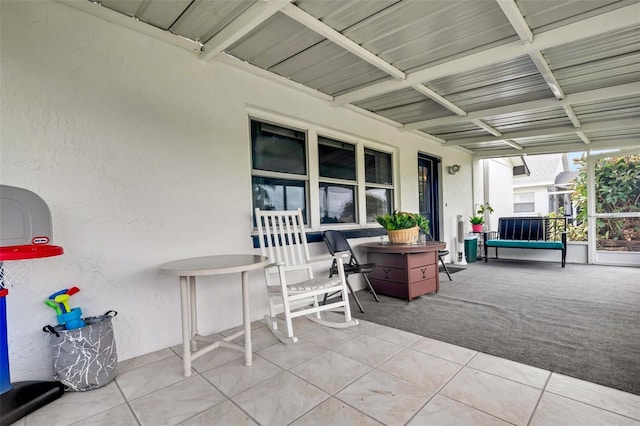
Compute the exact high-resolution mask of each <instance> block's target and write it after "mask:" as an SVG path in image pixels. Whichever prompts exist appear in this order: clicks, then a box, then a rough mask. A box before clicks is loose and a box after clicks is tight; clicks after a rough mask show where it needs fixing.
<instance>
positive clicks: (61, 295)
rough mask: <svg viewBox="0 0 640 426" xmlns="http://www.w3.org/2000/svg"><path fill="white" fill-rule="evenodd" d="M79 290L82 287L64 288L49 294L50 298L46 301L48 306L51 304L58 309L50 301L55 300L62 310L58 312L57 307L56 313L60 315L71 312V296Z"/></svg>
mask: <svg viewBox="0 0 640 426" xmlns="http://www.w3.org/2000/svg"><path fill="white" fill-rule="evenodd" d="M79 291H80V289H79V288H78V287H71V288H65V289H64V290H60V291H56V292H55V293H53V294H52V295H51V296H49V300H47V301H46V302H44V303H46V305H47V306H50V307H52V308H54V309H56V308H55V307H54V306H53V304H51V303H50V301H53V302H55V303H56V304H57V305H58V307H59V309H60V311H61V312H58V309H56V313H57V314H58V315H60V314H64V313H67V312H71V309H69V303H68V301H69V297H70V296H73V295H74V294H76V293H77V292H79Z"/></svg>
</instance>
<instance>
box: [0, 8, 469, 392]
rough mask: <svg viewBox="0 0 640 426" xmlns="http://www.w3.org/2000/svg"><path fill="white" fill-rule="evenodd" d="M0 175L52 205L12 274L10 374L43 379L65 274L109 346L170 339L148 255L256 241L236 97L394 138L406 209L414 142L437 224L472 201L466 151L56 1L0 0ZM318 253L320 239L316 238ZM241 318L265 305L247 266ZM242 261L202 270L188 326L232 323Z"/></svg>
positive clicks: (175, 318)
mask: <svg viewBox="0 0 640 426" xmlns="http://www.w3.org/2000/svg"><path fill="white" fill-rule="evenodd" d="M1 7H2V9H1V26H0V28H1V40H2V45H1V51H0V52H1V58H0V59H1V60H0V66H1V78H2V86H1V90H2V92H1V93H2V99H1V102H2V110H1V133H0V137H1V139H0V142H1V150H2V151H1V153H2V156H1V161H2V162H1V169H0V183H2V184H5V185H13V186H18V187H22V188H26V189H29V190H32V191H34V192H36V193H37V194H38V195H40V196H41V197H42V198H43V199H44V200H45V201H46V202H47V203H48V205H49V208H50V209H51V212H52V218H53V226H54V235H53V237H54V238H53V239H54V241H53V242H54V243H55V244H59V245H62V246H63V247H64V249H65V254H64V255H63V256H60V257H55V258H49V259H42V260H38V261H35V262H33V271H32V273H31V276H30V277H29V280H28V281H27V282H25V283H23V284H21V285H16V286H13V287H11V288H9V291H10V294H9V296H8V297H7V310H8V334H9V352H10V363H11V375H12V377H11V378H12V380H13V381H19V380H28V379H50V377H51V376H50V375H51V371H50V366H49V351H48V346H47V341H46V336H45V335H44V333H42V332H41V331H40V330H41V328H42V326H44V325H46V324H51V323H54V322H55V318H54V315H53V311H52V310H51V309H50V308H47V307H46V306H44V304H43V302H44V300H45V299H46V297H47V296H48V295H49V294H51V293H52V292H54V291H56V290H59V289H62V288H66V287H70V286H78V287H80V289H81V291H80V293H78V294H77V295H75V296H73V303H72V306H78V307H81V308H82V310H83V312H84V313H85V315H97V314H101V313H103V312H105V311H107V310H109V309H113V310H116V311H118V312H119V315H118V316H117V317H116V319H115V320H114V328H115V334H116V341H117V346H118V353H119V358H120V360H124V359H128V358H131V357H134V356H138V355H142V354H145V353H149V352H152V351H155V350H157V349H160V348H164V347H168V346H171V345H175V344H178V343H179V342H180V339H181V334H180V325H179V321H180V317H179V291H178V285H177V283H178V280H177V278H175V277H171V276H167V275H163V274H161V273H159V272H158V268H157V267H158V265H160V264H162V263H164V262H167V261H171V260H174V259H180V258H185V257H191V256H203V255H209V254H221V253H247V252H253V251H254V249H253V246H252V241H251V238H250V233H251V186H250V185H251V179H250V157H249V154H250V152H249V151H250V150H249V129H248V119H247V107H248V106H251V107H255V108H260V109H265V110H269V111H273V112H275V113H277V114H282V115H284V116H289V117H292V118H295V119H299V120H303V121H306V122H312V123H316V124H318V125H321V126H326V128H328V129H335V130H338V131H341V132H346V133H349V134H352V135H358V136H360V137H363V138H367V139H369V140H372V141H377V142H381V143H386V144H389V145H392V146H396V147H400V151H399V166H400V171H401V178H400V182H399V186H398V188H399V190H400V194H399V206H398V207H400V208H402V209H404V210H412V211H413V210H417V205H418V200H417V166H416V164H417V155H418V152H425V153H429V154H431V155H434V156H441V157H443V158H444V159H443V165H445V166H446V165H450V164H461V165H462V166H463V167H462V172H461V173H459V174H457V175H455V176H450V175H448V174H446V172H444V173H442V181H443V207H444V210H443V219H444V220H443V225H444V229H443V231H444V239H445V241H447V242H449V243H451V241H452V238H453V237H454V234H455V232H454V223H453V221H452V220H450V219H451V218H452V217H455V215H456V214H463V215H465V216H468V215H470V214H471V209H472V202H471V194H472V187H471V171H472V168H471V163H470V156H469V155H468V154H466V153H463V152H460V151H457V150H452V149H448V150H446V149H444V148H442V147H441V146H439V145H438V144H435V143H431V142H429V141H427V140H426V139H424V138H420V137H418V136H414V135H412V134H408V133H403V132H400V131H398V130H397V129H394V128H392V127H391V126H387V125H385V124H382V123H379V122H377V121H373V120H371V119H369V118H366V117H364V116H362V115H359V114H356V113H353V112H350V111H347V110H345V109H341V108H332V107H331V106H330V105H328V104H327V102H326V101H322V100H318V99H315V98H312V97H310V96H308V95H305V94H302V93H300V92H297V91H294V90H291V89H287V88H284V87H282V86H280V85H277V84H275V83H271V82H269V81H266V80H264V79H261V78H257V77H255V76H253V75H251V74H249V73H246V72H243V71H239V70H237V69H233V68H230V67H228V66H227V65H224V64H220V63H217V62H215V61H214V62H210V63H206V62H202V61H200V60H198V59H197V58H196V56H195V55H194V53H192V52H189V51H185V50H182V49H180V48H177V47H174V46H170V45H167V44H164V43H162V42H160V41H157V40H154V39H152V38H150V37H147V36H145V35H142V34H138V33H136V32H133V31H130V30H127V29H124V28H122V27H119V26H117V25H114V24H110V23H108V22H106V21H103V20H101V19H98V18H95V17H93V16H89V15H86V14H84V13H82V12H80V11H77V10H74V9H71V8H69V7H67V6H65V5H63V4H60V3H55V2H53V1H27V2H24V1H4V0H3V1H2V3H1ZM314 246H315V247H313V248H312V249H313V250H314V251H315V252H321V251H322V252H324V250H325V249H324V246H321V245H320V244H315V245H314ZM251 279H252V283H253V285H252V290H251V301H252V315H251V316H252V319H254V320H255V319H258V318H260V317H262V316H263V315H264V314H265V313H266V309H267V308H266V306H267V305H266V295H265V292H264V288H263V284H262V277H261V275H260V274H259V273H252V274H251ZM239 282H240V278H239V276H219V277H204V278H202V279H200V280H199V283H201V285H200V286H199V293H198V297H199V300H200V301H201V306H200V309H199V315H200V332H201V334H207V333H211V332H216V331H220V330H224V329H227V328H229V327H232V326H236V325H239V324H240V323H241V312H240V306H241V305H240V292H239V290H240V289H239Z"/></svg>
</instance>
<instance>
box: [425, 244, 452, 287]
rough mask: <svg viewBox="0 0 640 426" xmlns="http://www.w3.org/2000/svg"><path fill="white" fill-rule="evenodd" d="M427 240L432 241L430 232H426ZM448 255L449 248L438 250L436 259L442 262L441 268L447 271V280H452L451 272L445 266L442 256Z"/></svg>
mask: <svg viewBox="0 0 640 426" xmlns="http://www.w3.org/2000/svg"><path fill="white" fill-rule="evenodd" d="M427 241H433V237H431V235H430V234H427ZM448 255H449V250H438V259H440V263H441V264H442V268H443V269H444V271H445V272H446V273H447V276H448V277H449V281H453V279H452V278H451V274H450V273H449V268H447V264H446V263H444V257H445V256H448Z"/></svg>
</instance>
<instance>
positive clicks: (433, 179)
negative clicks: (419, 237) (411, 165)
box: [418, 154, 440, 241]
mask: <svg viewBox="0 0 640 426" xmlns="http://www.w3.org/2000/svg"><path fill="white" fill-rule="evenodd" d="M438 163H440V160H439V159H437V158H435V157H430V156H428V155H423V154H420V155H419V156H418V197H419V200H418V201H419V205H420V214H421V215H422V216H424V217H426V218H427V219H429V230H430V231H431V237H433V239H434V240H436V241H439V240H440V219H439V218H440V214H439V213H440V206H439V200H440V196H439V195H440V194H439V193H438V191H439V189H438V184H439V176H438Z"/></svg>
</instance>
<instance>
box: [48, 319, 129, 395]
mask: <svg viewBox="0 0 640 426" xmlns="http://www.w3.org/2000/svg"><path fill="white" fill-rule="evenodd" d="M116 315H118V313H117V312H116V311H107V312H106V313H105V314H104V315H100V316H96V317H87V318H83V320H84V322H85V323H86V324H87V325H86V326H84V327H81V328H76V329H73V330H65V328H64V326H60V325H57V326H55V327H52V326H50V325H47V326H45V327H44V328H43V331H45V332H48V333H49V338H50V341H51V352H52V354H51V355H52V358H53V378H54V380H57V381H59V382H61V383H62V384H63V385H64V386H65V390H67V391H88V390H92V389H97V388H99V387H102V386H104V385H106V384H107V383H109V382H111V381H112V380H113V379H115V378H116V373H117V365H118V354H117V351H116V341H115V338H114V335H113V325H112V324H111V319H112V318H113V317H115V316H116Z"/></svg>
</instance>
